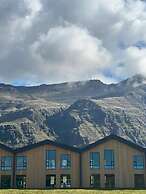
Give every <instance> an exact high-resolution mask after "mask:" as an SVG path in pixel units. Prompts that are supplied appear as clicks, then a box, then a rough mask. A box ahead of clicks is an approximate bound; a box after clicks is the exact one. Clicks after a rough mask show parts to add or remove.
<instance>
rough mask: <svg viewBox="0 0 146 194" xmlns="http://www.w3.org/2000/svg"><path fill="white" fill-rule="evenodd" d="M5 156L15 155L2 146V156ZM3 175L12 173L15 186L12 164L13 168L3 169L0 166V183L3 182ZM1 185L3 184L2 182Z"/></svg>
mask: <svg viewBox="0 0 146 194" xmlns="http://www.w3.org/2000/svg"><path fill="white" fill-rule="evenodd" d="M3 156H11V157H13V153H11V152H8V151H6V150H3V149H1V148H0V158H1V157H3ZM2 175H10V176H11V187H12V186H13V166H12V170H3V171H2V170H1V168H0V183H1V176H2ZM0 186H1V184H0Z"/></svg>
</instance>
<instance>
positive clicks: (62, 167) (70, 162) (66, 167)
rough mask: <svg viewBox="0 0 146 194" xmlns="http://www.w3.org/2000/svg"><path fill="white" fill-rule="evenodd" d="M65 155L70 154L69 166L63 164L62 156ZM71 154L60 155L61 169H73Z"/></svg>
mask: <svg viewBox="0 0 146 194" xmlns="http://www.w3.org/2000/svg"><path fill="white" fill-rule="evenodd" d="M64 155H66V156H69V157H68V158H69V160H67V166H65V167H64V166H62V156H64ZM71 158H72V157H71V154H64V153H63V154H61V155H60V168H61V169H71V166H72V161H71ZM68 162H69V164H68Z"/></svg>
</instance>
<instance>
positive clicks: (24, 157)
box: [16, 156, 27, 170]
mask: <svg viewBox="0 0 146 194" xmlns="http://www.w3.org/2000/svg"><path fill="white" fill-rule="evenodd" d="M18 158H23V160H22V165H18V163H17V162H18ZM26 169H27V156H16V170H26Z"/></svg>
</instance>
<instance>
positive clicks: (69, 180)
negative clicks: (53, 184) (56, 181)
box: [60, 174, 71, 188]
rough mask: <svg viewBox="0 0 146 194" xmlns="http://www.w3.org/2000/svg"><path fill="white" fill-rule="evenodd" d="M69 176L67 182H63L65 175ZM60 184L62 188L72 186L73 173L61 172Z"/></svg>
mask: <svg viewBox="0 0 146 194" xmlns="http://www.w3.org/2000/svg"><path fill="white" fill-rule="evenodd" d="M65 176H66V177H67V184H64V183H63V177H65ZM60 186H61V188H70V187H71V174H61V175H60Z"/></svg>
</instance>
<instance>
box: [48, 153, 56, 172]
mask: <svg viewBox="0 0 146 194" xmlns="http://www.w3.org/2000/svg"><path fill="white" fill-rule="evenodd" d="M48 152H54V153H55V158H54V159H53V160H51V159H49V158H48ZM49 161H54V163H55V166H50V165H49ZM46 169H50V170H51V169H52V170H53V169H56V150H46Z"/></svg>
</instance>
